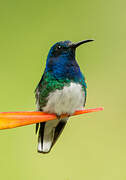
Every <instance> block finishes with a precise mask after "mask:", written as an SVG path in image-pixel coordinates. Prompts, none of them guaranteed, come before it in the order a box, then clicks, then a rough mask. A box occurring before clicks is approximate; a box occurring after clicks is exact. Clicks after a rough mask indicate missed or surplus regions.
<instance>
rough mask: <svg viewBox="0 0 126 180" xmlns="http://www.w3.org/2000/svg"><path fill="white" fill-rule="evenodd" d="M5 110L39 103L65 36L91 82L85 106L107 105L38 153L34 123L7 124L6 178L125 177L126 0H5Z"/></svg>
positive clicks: (0, 43)
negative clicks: (48, 67)
mask: <svg viewBox="0 0 126 180" xmlns="http://www.w3.org/2000/svg"><path fill="white" fill-rule="evenodd" d="M0 4H1V5H0V83H1V87H0V111H20V110H35V108H36V107H35V98H34V89H35V87H36V85H37V83H38V81H39V80H40V78H41V75H42V72H43V69H44V67H45V62H46V56H47V53H48V50H49V48H50V46H51V45H53V43H55V42H57V41H60V40H71V41H75V42H76V41H79V40H83V39H88V38H90V39H91V38H93V39H95V41H94V42H92V43H89V44H85V45H83V46H81V47H80V48H78V50H77V59H78V63H79V64H80V66H81V69H82V71H83V72H84V74H85V76H86V79H87V84H88V98H87V105H86V107H90V108H93V107H99V106H104V108H105V109H104V112H99V113H92V114H87V115H85V116H80V117H78V118H77V117H74V118H71V119H70V120H69V123H68V124H67V127H66V128H65V129H64V132H63V134H62V136H61V137H60V138H59V141H58V142H57V143H56V145H55V146H54V148H53V149H52V151H51V152H50V153H49V154H47V155H43V154H38V153H37V137H36V135H35V126H34V125H33V126H28V127H22V128H17V129H12V130H4V131H0V142H1V145H0V154H1V156H0V179H3V180H8V179H13V180H17V179H18V180H29V179H30V180H35V179H36V180H40V179H43V180H50V179H54V180H77V179H80V180H81V179H85V180H106V179H107V180H124V179H125V178H126V171H125V169H126V164H125V162H126V143H125V139H126V130H125V127H126V121H125V102H126V101H125V97H126V95H125V92H126V83H125V77H126V70H125V66H126V53H125V39H126V21H125V16H126V11H125V7H126V1H124V0H120V1H119V0H107V1H105V0H95V1H91V0H85V1H83V0H78V1H75V0H69V1H68V0H63V1H57V0H53V1H49V0H46V1H45V0H43V1H40V0H36V1H34V0H31V1H30V0H26V1H24V0H22V1H16V0H11V1H9V0H6V1H4V0H1V3H0Z"/></svg>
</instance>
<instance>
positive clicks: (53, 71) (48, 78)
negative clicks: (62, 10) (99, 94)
mask: <svg viewBox="0 0 126 180" xmlns="http://www.w3.org/2000/svg"><path fill="white" fill-rule="evenodd" d="M91 41H93V40H91V39H90V40H83V41H80V42H77V43H73V42H71V41H60V42H57V43H55V44H54V45H53V46H52V47H51V49H50V50H49V53H48V56H47V60H46V67H45V70H44V73H43V75H42V78H41V80H40V82H39V84H38V86H37V88H36V90H35V97H36V105H37V110H38V111H43V112H47V113H54V114H56V115H57V119H56V120H52V121H48V122H42V123H38V124H36V133H37V132H38V152H40V153H48V152H50V150H51V149H52V147H53V145H54V144H55V142H56V141H57V139H58V137H59V136H60V134H61V132H62V131H63V129H64V127H65V125H66V123H67V121H68V118H60V116H61V115H62V114H68V115H72V114H73V113H74V112H75V111H76V110H81V109H84V106H85V103H86V97H87V91H86V88H87V86H86V82H85V77H84V75H83V74H82V72H81V70H80V67H79V65H78V63H77V61H76V58H75V53H76V48H77V47H79V46H80V45H82V44H85V43H88V42H91Z"/></svg>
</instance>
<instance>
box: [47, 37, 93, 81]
mask: <svg viewBox="0 0 126 180" xmlns="http://www.w3.org/2000/svg"><path fill="white" fill-rule="evenodd" d="M90 41H93V40H84V41H80V42H77V43H72V42H71V41H60V42H57V43H56V44H54V45H53V46H52V47H51V49H50V51H49V54H48V56H47V62H46V71H49V72H51V73H52V74H53V75H54V76H55V77H56V78H59V79H60V78H65V77H68V78H70V77H71V76H75V75H76V74H77V73H79V72H80V68H79V66H78V64H77V62H76V59H75V51H76V48H77V47H78V46H80V45H81V44H84V43H87V42H90Z"/></svg>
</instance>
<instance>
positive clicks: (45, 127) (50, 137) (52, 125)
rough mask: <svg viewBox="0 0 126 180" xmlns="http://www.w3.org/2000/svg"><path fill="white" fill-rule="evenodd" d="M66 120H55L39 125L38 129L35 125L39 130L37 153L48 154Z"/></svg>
mask: <svg viewBox="0 0 126 180" xmlns="http://www.w3.org/2000/svg"><path fill="white" fill-rule="evenodd" d="M67 119H68V118H65V119H57V120H52V121H48V122H44V123H40V127H38V124H36V128H37V130H38V128H39V134H38V152H40V153H48V152H49V151H50V150H51V148H52V147H53V145H54V144H55V142H56V140H57V139H58V137H59V136H60V134H61V132H62V131H63V129H64V127H65V125H66V122H67Z"/></svg>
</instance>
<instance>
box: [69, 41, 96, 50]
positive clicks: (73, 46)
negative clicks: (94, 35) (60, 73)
mask: <svg viewBox="0 0 126 180" xmlns="http://www.w3.org/2000/svg"><path fill="white" fill-rule="evenodd" d="M91 41H94V40H93V39H88V40H84V41H80V42H77V43H72V44H70V47H71V48H77V47H78V46H80V45H81V44H84V43H88V42H91Z"/></svg>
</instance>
